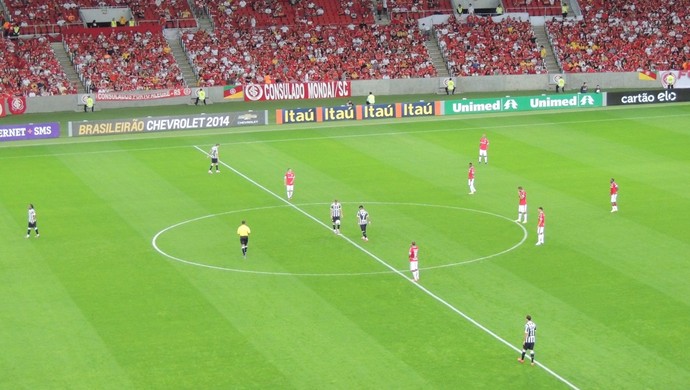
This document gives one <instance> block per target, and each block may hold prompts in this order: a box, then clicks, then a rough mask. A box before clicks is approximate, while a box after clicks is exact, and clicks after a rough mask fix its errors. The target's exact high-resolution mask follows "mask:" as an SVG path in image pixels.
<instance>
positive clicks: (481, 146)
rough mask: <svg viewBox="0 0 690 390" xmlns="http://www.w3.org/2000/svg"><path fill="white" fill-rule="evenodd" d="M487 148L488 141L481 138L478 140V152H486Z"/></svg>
mask: <svg viewBox="0 0 690 390" xmlns="http://www.w3.org/2000/svg"><path fill="white" fill-rule="evenodd" d="M488 148H489V139H488V138H486V137H482V139H480V140H479V150H486V149H488Z"/></svg>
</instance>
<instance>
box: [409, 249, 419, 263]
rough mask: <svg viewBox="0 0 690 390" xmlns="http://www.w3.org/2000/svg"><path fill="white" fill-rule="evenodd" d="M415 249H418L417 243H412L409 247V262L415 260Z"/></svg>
mask: <svg viewBox="0 0 690 390" xmlns="http://www.w3.org/2000/svg"><path fill="white" fill-rule="evenodd" d="M417 251H419V248H417V245H412V246H411V247H410V262H413V261H417Z"/></svg>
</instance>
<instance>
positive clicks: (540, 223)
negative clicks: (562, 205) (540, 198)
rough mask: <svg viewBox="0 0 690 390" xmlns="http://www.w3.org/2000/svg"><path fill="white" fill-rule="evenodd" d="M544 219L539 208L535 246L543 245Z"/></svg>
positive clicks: (542, 209)
mask: <svg viewBox="0 0 690 390" xmlns="http://www.w3.org/2000/svg"><path fill="white" fill-rule="evenodd" d="M545 222H546V217H545V216H544V208H543V207H539V216H538V217H537V245H544V223H545Z"/></svg>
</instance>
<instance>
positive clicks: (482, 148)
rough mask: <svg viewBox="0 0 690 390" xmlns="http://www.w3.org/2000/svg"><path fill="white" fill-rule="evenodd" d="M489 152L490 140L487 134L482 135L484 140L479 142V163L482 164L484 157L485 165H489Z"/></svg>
mask: <svg viewBox="0 0 690 390" xmlns="http://www.w3.org/2000/svg"><path fill="white" fill-rule="evenodd" d="M488 151H489V139H488V138H486V134H482V138H481V139H480V140H479V162H482V157H484V164H488V163H489V156H488V155H487V153H488Z"/></svg>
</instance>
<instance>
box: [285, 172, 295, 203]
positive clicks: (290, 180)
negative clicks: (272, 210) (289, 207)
mask: <svg viewBox="0 0 690 390" xmlns="http://www.w3.org/2000/svg"><path fill="white" fill-rule="evenodd" d="M284 179H285V188H286V191H287V198H288V200H290V199H292V192H293V191H294V189H295V173H294V172H292V169H290V168H288V170H287V172H285V178H284Z"/></svg>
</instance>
